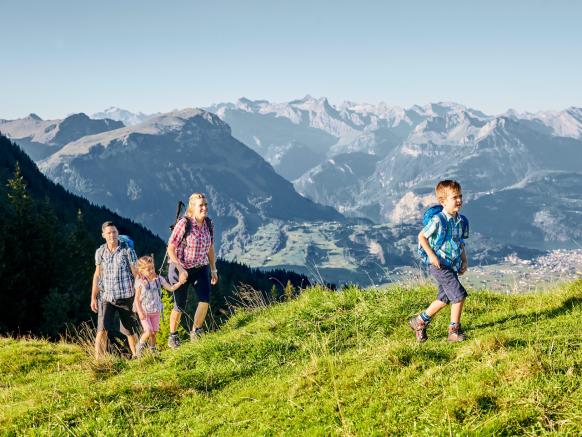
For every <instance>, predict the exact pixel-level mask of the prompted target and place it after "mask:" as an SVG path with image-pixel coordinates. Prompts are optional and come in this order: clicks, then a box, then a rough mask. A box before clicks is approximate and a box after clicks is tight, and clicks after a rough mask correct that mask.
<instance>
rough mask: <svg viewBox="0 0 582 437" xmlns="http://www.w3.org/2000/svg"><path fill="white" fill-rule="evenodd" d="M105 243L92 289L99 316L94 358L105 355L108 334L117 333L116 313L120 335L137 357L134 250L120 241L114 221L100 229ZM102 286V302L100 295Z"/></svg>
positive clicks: (94, 309)
mask: <svg viewBox="0 0 582 437" xmlns="http://www.w3.org/2000/svg"><path fill="white" fill-rule="evenodd" d="M101 232H102V233H101V235H102V236H103V238H104V239H105V244H103V245H101V246H100V247H99V249H97V251H96V252H95V274H94V275H93V286H92V288H91V310H93V312H95V313H97V314H98V318H97V335H96V336H95V358H97V359H99V358H101V357H103V355H104V354H105V350H106V347H107V331H110V330H112V329H113V330H114V329H116V328H117V327H116V326H114V321H115V314H116V313H117V314H119V320H120V322H121V332H122V333H123V334H125V335H126V336H127V340H128V342H129V348H130V349H131V353H132V354H133V355H134V356H135V353H136V350H135V347H136V344H137V332H138V321H137V318H136V316H135V313H134V312H133V309H132V307H133V300H134V294H135V292H134V286H133V278H134V275H135V272H136V266H135V263H136V261H137V256H136V254H135V251H134V250H133V249H132V248H131V247H129V246H128V245H127V244H126V243H121V242H120V241H119V239H118V237H119V233H118V231H117V227H116V226H115V224H114V223H113V222H110V221H107V222H105V223H103V225H102V226H101ZM100 286H101V291H102V293H101V300H100V301H99V302H98V301H97V295H98V293H99V288H100Z"/></svg>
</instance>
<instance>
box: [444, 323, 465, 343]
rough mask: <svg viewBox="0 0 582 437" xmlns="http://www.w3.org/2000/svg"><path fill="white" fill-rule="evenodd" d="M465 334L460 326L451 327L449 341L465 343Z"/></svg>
mask: <svg viewBox="0 0 582 437" xmlns="http://www.w3.org/2000/svg"><path fill="white" fill-rule="evenodd" d="M465 339H466V337H465V333H464V332H463V330H462V329H461V326H460V325H456V326H449V337H448V338H447V340H448V341H465Z"/></svg>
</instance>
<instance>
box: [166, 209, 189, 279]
mask: <svg viewBox="0 0 582 437" xmlns="http://www.w3.org/2000/svg"><path fill="white" fill-rule="evenodd" d="M185 206H186V205H184V202H182V201H181V200H179V201H178V207H177V208H176V220H174V223H173V224H172V225H170V233H171V232H172V231H173V230H174V227H175V226H176V223H178V220H179V218H180V213H181V212H182V208H184V207H185ZM167 258H168V250H167V249H166V253H164V259H163V260H162V264H161V265H160V273H162V269H163V268H164V263H165V262H166V259H167Z"/></svg>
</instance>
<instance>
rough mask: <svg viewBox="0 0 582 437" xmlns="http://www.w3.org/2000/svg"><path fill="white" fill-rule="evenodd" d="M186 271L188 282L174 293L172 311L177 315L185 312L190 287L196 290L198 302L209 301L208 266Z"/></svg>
mask: <svg viewBox="0 0 582 437" xmlns="http://www.w3.org/2000/svg"><path fill="white" fill-rule="evenodd" d="M186 271H187V272H188V280H187V281H186V283H185V284H183V285H182V286H180V287H179V288H178V289H177V290H176V291H174V311H178V312H179V313H183V312H184V311H185V308H186V299H187V298H188V287H189V286H190V285H192V287H193V288H195V289H196V296H197V297H198V302H206V303H208V302H209V301H210V266H208V265H205V266H201V267H193V268H191V269H187V270H186Z"/></svg>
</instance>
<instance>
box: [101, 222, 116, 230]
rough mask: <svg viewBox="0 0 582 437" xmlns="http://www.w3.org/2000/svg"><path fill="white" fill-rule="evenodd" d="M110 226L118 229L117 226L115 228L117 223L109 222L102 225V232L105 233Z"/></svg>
mask: <svg viewBox="0 0 582 437" xmlns="http://www.w3.org/2000/svg"><path fill="white" fill-rule="evenodd" d="M109 226H113V227H114V228H115V229H117V226H115V223H113V222H112V221H109V220H108V221H106V222H104V223H103V224H102V225H101V232H105V228H108V227H109Z"/></svg>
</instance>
